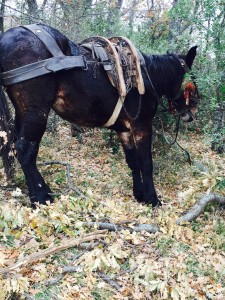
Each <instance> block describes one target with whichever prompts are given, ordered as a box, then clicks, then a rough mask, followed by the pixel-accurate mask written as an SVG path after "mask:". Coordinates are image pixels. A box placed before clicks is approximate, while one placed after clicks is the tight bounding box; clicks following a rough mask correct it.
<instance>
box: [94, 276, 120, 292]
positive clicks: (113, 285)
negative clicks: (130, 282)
mask: <svg viewBox="0 0 225 300" xmlns="http://www.w3.org/2000/svg"><path fill="white" fill-rule="evenodd" d="M98 275H99V277H100V278H101V279H103V280H104V281H105V282H107V283H108V284H110V285H111V286H112V287H113V288H114V289H116V290H117V291H119V290H120V289H121V287H120V286H119V284H118V283H117V282H116V281H115V280H113V279H111V278H110V277H109V276H108V275H106V274H104V273H102V272H98Z"/></svg>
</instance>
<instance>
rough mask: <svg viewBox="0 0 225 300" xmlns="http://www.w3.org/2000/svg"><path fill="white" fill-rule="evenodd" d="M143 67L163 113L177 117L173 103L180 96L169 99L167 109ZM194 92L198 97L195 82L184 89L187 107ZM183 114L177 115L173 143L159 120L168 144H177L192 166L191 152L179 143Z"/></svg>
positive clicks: (188, 70)
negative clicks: (167, 137)
mask: <svg viewBox="0 0 225 300" xmlns="http://www.w3.org/2000/svg"><path fill="white" fill-rule="evenodd" d="M179 60H180V63H181V67H182V68H183V69H184V72H185V74H186V73H189V72H190V69H189V68H188V66H187V64H186V62H185V61H184V60H183V59H179ZM142 67H143V69H144V71H145V73H146V76H147V78H148V80H149V83H150V85H151V87H152V89H153V92H154V94H155V96H156V98H157V100H158V102H159V103H160V105H161V106H162V107H163V112H167V111H169V112H170V113H171V114H172V115H173V116H174V117H175V116H176V115H175V112H174V107H173V102H174V100H175V99H176V98H178V97H179V94H178V95H177V96H176V97H175V98H173V99H167V101H168V103H169V108H166V107H165V106H164V104H163V97H160V96H159V95H158V93H157V91H156V89H155V87H154V85H153V83H152V80H151V77H150V75H149V73H148V70H147V67H146V65H145V64H144V65H142ZM191 77H192V76H191ZM191 83H192V82H191ZM194 90H196V91H197V95H198V90H197V87H196V84H195V82H194V80H193V83H192V85H191V84H190V83H188V84H187V85H186V86H185V89H184V98H185V100H186V105H189V102H190V94H191V92H192V91H194ZM179 93H180V91H179ZM181 114H182V111H181V112H178V114H177V115H178V119H177V123H176V135H175V138H174V140H173V141H172V142H169V141H168V140H167V139H166V138H165V132H164V127H163V123H162V120H161V118H159V119H160V121H161V126H162V130H163V136H164V138H165V140H166V142H167V143H168V144H169V145H170V147H172V146H173V145H174V144H177V146H178V147H179V148H180V149H181V150H183V151H184V152H185V153H186V155H187V162H188V163H189V164H190V165H191V164H192V161H191V157H190V154H189V152H188V151H187V150H186V149H184V148H183V147H182V146H181V145H180V144H179V143H178V142H177V137H178V133H179V129H180V116H181Z"/></svg>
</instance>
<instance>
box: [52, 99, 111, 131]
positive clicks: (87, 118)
mask: <svg viewBox="0 0 225 300" xmlns="http://www.w3.org/2000/svg"><path fill="white" fill-rule="evenodd" d="M53 110H54V111H55V112H56V113H57V114H58V115H59V116H60V117H61V118H63V119H65V120H67V121H68V122H70V123H74V124H77V125H80V126H85V127H101V126H102V125H103V124H104V123H105V122H106V121H107V116H108V115H110V112H109V113H108V112H106V111H105V110H104V107H103V105H102V104H101V102H100V101H98V103H97V104H93V103H92V102H91V103H90V102H88V101H85V100H83V101H81V100H78V101H76V100H74V99H68V98H64V97H61V96H57V97H56V100H55V102H54V105H53Z"/></svg>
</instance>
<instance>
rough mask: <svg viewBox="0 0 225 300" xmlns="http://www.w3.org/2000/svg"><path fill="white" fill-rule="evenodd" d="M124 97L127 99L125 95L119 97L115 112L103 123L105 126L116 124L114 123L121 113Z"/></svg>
mask: <svg viewBox="0 0 225 300" xmlns="http://www.w3.org/2000/svg"><path fill="white" fill-rule="evenodd" d="M124 99H125V97H122V96H121V97H119V99H118V101H117V103H116V106H115V108H114V110H113V114H112V115H111V117H110V118H109V120H108V121H107V122H106V123H105V124H104V125H103V126H104V127H110V126H112V125H114V123H115V122H116V120H117V118H118V116H119V114H120V111H121V108H122V106H123V102H124Z"/></svg>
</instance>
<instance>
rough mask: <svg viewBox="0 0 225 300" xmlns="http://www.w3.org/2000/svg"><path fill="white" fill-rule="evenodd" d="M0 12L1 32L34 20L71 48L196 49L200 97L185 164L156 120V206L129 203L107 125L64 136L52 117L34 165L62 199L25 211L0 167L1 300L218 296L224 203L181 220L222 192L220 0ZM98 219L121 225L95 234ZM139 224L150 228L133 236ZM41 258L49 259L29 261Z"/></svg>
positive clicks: (17, 186) (224, 25)
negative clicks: (95, 44) (98, 39)
mask: <svg viewBox="0 0 225 300" xmlns="http://www.w3.org/2000/svg"><path fill="white" fill-rule="evenodd" d="M0 10H1V11H0V30H1V31H2V32H3V31H6V30H7V29H8V28H11V27H13V26H18V25H21V24H28V23H34V22H35V23H37V22H41V23H46V24H49V25H51V26H53V27H56V28H57V29H59V30H60V31H61V32H63V33H64V34H66V35H67V36H68V37H70V38H71V39H72V40H73V41H75V42H79V41H81V40H82V39H84V38H86V37H89V36H94V35H102V36H105V37H107V36H117V35H122V36H126V37H128V38H130V39H131V40H132V42H133V43H134V44H135V45H136V47H138V48H139V49H140V50H142V51H143V52H145V53H147V54H151V53H152V54H157V53H166V51H169V52H178V53H186V52H187V50H188V49H189V48H190V47H191V46H193V45H198V54H197V58H196V60H195V63H194V66H193V73H194V75H195V77H196V81H197V85H198V88H199V92H200V95H201V103H200V104H199V113H198V119H197V120H196V121H195V122H192V123H191V124H183V123H182V124H181V128H180V133H179V136H178V140H179V143H180V144H181V145H182V147H183V148H185V149H187V150H188V151H189V153H190V156H191V160H192V165H191V166H190V165H189V164H188V163H187V157H186V155H185V153H184V152H182V151H181V149H180V148H178V147H177V146H176V145H174V146H173V147H170V146H169V145H168V143H167V141H168V140H169V141H172V140H173V137H174V135H175V132H174V128H175V123H176V122H175V120H174V118H173V117H172V116H171V115H169V114H168V113H167V114H162V113H160V112H159V113H158V114H157V116H156V118H155V123H154V128H155V130H154V143H153V156H154V178H155V185H156V189H157V193H158V195H159V196H160V197H161V199H162V202H163V207H162V208H161V209H157V210H155V211H153V210H152V209H151V207H150V206H145V205H142V204H139V203H137V202H136V201H135V200H134V199H133V197H132V182H131V177H130V171H129V170H128V167H127V165H126V163H125V160H124V155H123V152H122V149H121V147H120V146H119V144H118V142H117V140H116V138H115V136H114V135H113V134H111V135H110V134H109V132H108V131H107V130H106V129H104V130H99V129H93V130H90V129H89V130H83V129H81V128H76V137H71V130H70V127H69V125H68V124H67V123H65V122H64V121H59V120H58V119H55V117H54V116H53V117H52V118H50V119H51V120H50V123H49V130H48V132H46V133H45V135H44V137H43V140H42V144H41V147H40V151H39V162H44V163H45V164H44V165H41V166H40V169H41V172H42V173H43V175H44V177H45V179H47V182H48V183H49V184H50V186H51V188H52V190H53V191H54V192H55V193H56V194H57V195H56V196H55V203H54V204H53V205H49V206H40V207H38V208H37V209H36V210H33V209H32V208H30V203H29V199H28V196H27V188H26V185H25V182H24V176H23V174H22V173H21V170H20V168H19V166H18V164H16V174H15V179H14V182H13V183H12V184H8V183H7V182H6V179H5V174H4V170H3V166H2V165H1V163H0V185H1V189H0V204H1V205H0V300H2V299H3V300H6V299H10V300H18V299H27V300H38V299H39V300H49V299H51V300H61V299H65V300H73V299H85V300H87V299H88V300H89V299H91V300H92V299H93V300H111V299H121V300H133V299H134V300H150V299H153V300H159V299H168V300H170V299H173V300H193V299H196V300H209V299H210V300H223V299H225V264H224V261H225V221H224V219H225V212H224V204H223V205H218V203H211V204H209V205H207V206H206V207H205V209H204V211H203V212H202V214H201V215H200V216H198V218H196V219H195V220H193V221H192V222H185V223H184V224H183V226H178V224H177V223H176V221H177V220H179V219H180V217H181V216H182V215H183V213H185V212H186V211H188V210H189V209H190V208H191V207H192V206H193V205H194V204H195V203H196V202H197V201H198V199H200V198H202V197H203V196H205V195H210V194H212V193H213V194H217V195H221V196H223V199H224V196H225V155H224V152H225V1H224V0H220V1H219V0H194V1H190V0H173V1H172V0H171V1H165V0H151V1H150V0H145V1H141V0H126V1H125V0H118V1H102V0H96V1H92V0H83V1H75V0H67V1H60V0H55V1H52V0H44V1H36V0H27V1H11V0H5V1H3V0H2V1H1V2H0ZM162 124H163V128H164V129H162ZM57 161H58V162H59V163H54V162H57ZM68 181H70V182H69V184H70V185H69V187H70V188H71V189H70V191H67V192H66V193H64V194H63V192H64V191H66V189H67V188H68ZM223 201H224V200H223ZM99 223H105V224H111V226H114V225H118V226H119V227H120V228H119V229H118V228H117V230H113V231H106V232H105V231H103V232H102V231H101V230H98V229H99V227H98V226H99ZM137 224H149V225H153V228H155V229H156V232H153V231H151V230H150V231H147V230H142V231H141V232H138V231H135V230H134V228H135V226H136V225H137ZM121 227H123V228H121ZM114 229H115V228H114ZM82 239H83V240H82ZM71 243H73V246H69V245H71ZM61 246H64V247H65V248H64V250H63V251H60V249H61V250H62V248H60V247H61ZM52 247H56V248H57V247H58V248H57V249H58V250H57V251H55V252H54V253H53V252H51V251H52ZM42 251H50V252H48V254H46V253H47V252H44V253H45V254H44V256H42V257H41V258H38V259H37V258H36V259H33V260H31V258H32V257H33V255H35V254H37V253H43V252H42ZM29 259H30V260H29ZM21 261H22V264H21V265H18V264H17V263H18V262H21ZM14 264H15V265H14ZM7 268H9V269H7Z"/></svg>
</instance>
